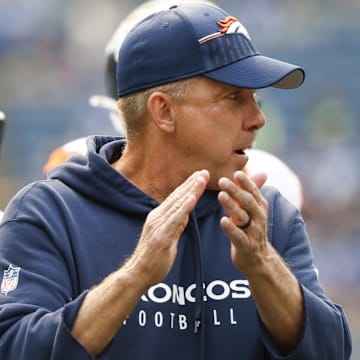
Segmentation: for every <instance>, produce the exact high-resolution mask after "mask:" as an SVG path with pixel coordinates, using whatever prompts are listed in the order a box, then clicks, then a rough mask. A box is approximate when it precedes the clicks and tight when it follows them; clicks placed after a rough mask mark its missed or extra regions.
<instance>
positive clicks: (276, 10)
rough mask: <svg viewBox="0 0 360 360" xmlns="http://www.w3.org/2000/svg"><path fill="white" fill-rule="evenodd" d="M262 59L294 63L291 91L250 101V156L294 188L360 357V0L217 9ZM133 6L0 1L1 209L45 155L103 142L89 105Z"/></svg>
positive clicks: (107, 0)
mask: <svg viewBox="0 0 360 360" xmlns="http://www.w3.org/2000/svg"><path fill="white" fill-rule="evenodd" d="M217 3H218V4H220V5H221V6H222V7H224V8H225V9H227V10H228V11H229V12H231V13H232V14H234V15H235V16H237V17H238V18H239V20H241V21H242V22H243V23H244V25H245V26H246V27H247V29H248V30H249V32H250V35H251V37H252V39H253V41H254V42H255V44H256V45H257V47H258V48H259V49H260V50H261V51H262V52H263V53H265V54H267V55H270V56H274V57H278V58H280V59H284V60H287V61H290V62H293V63H297V64H300V65H303V66H304V67H305V70H306V74H307V78H306V81H305V84H304V85H303V86H302V87H301V88H300V89H297V90H292V91H288V92H283V91H281V90H277V89H270V90H264V91H261V92H259V94H260V96H261V99H262V105H263V108H264V112H265V114H266V116H267V118H268V123H267V126H266V128H265V130H263V132H262V133H261V135H259V136H258V138H257V146H258V147H259V148H262V149H265V150H269V151H271V152H273V153H274V154H276V155H278V156H279V157H281V158H282V159H284V160H285V161H286V162H287V163H288V164H289V165H290V166H291V167H292V168H293V169H294V170H295V171H296V172H297V173H298V175H299V177H300V179H301V181H302V183H303V185H304V196H305V208H304V217H305V219H306V221H307V224H308V231H309V234H310V237H311V241H312V244H313V248H314V255H315V257H316V259H317V265H318V268H319V270H320V277H321V280H322V282H323V284H324V286H325V288H326V290H327V292H328V294H329V296H330V297H331V298H332V299H333V300H334V301H336V302H339V303H341V304H342V305H343V306H344V308H345V311H346V313H347V316H348V318H349V320H350V324H351V328H352V334H353V341H354V353H353V359H360V311H359V310H360V308H359V304H360V260H359V255H360V181H359V178H360V166H359V164H360V140H359V135H360V95H359V94H360V70H359V64H360V22H359V18H360V2H359V1H358V0H345V1H341V2H339V1H335V0H311V1H310V0H303V1H281V0H272V1H271V0H232V1H231V0H223V1H217ZM139 4H141V1H134V0H131V1H130V0H129V1H124V0H122V1H115V0H102V1H101V2H100V1H96V0H47V1H43V0H0V110H2V111H4V112H5V113H6V116H7V119H6V127H5V134H4V137H3V143H2V148H1V157H0V207H1V208H4V207H5V206H6V203H7V202H8V201H9V199H10V198H11V197H12V195H13V194H14V193H15V192H16V191H18V190H19V189H20V188H21V187H22V186H23V185H25V184H27V183H28V182H30V181H33V180H35V179H38V178H39V177H41V176H42V175H41V174H42V167H43V165H44V164H45V162H46V160H47V157H48V155H49V153H50V152H51V150H53V149H54V148H55V147H57V146H59V145H61V144H62V143H64V142H66V141H69V140H72V139H74V138H76V137H80V136H84V135H89V134H94V133H96V134H109V133H113V130H112V127H111V124H110V121H109V118H108V116H107V113H106V112H105V111H104V110H101V109H94V108H91V107H89V105H88V98H89V97H90V96H91V95H94V94H105V88H104V74H103V68H104V61H105V59H104V47H105V44H106V43H107V41H108V39H109V38H110V36H111V34H112V33H113V31H114V30H115V29H116V27H117V25H118V23H119V22H120V20H122V19H123V18H124V17H125V16H126V15H127V14H128V13H129V12H130V11H131V10H132V9H134V8H135V7H136V6H137V5H139Z"/></svg>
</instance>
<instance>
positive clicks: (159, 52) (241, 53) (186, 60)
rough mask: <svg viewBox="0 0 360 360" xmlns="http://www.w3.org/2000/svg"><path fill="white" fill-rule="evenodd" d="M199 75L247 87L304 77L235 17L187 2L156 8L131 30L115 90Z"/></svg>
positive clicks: (286, 84) (286, 85)
mask: <svg viewBox="0 0 360 360" xmlns="http://www.w3.org/2000/svg"><path fill="white" fill-rule="evenodd" d="M199 75H201V76H205V77H207V78H210V79H213V80H217V81H220V82H222V83H226V84H229V85H233V86H236V87H241V88H249V89H260V88H266V87H269V86H274V87H277V88H283V89H292V88H296V87H298V86H300V85H301V84H302V83H303V81H304V78H305V73H304V70H303V69H302V68H301V67H299V66H297V65H293V64H289V63H286V62H283V61H280V60H276V59H273V58H270V57H266V56H263V55H261V54H260V52H259V51H258V50H257V49H256V48H255V46H254V45H253V43H252V41H251V38H250V36H249V34H248V32H247V30H246V29H245V27H244V26H243V25H242V24H241V23H240V22H239V21H238V20H237V19H236V18H235V17H233V16H230V15H229V14H228V13H227V12H225V11H224V10H222V9H220V8H219V7H217V6H215V5H211V4H207V3H201V2H198V3H197V2H189V3H182V4H181V5H174V6H171V7H170V8H169V9H168V10H165V11H160V12H157V13H154V14H152V15H150V16H148V17H146V18H145V19H143V20H142V21H140V22H139V23H138V24H137V25H135V26H134V27H133V29H132V30H131V31H130V32H129V34H128V35H127V37H126V38H125V40H124V42H123V44H122V46H121V47H120V50H119V59H118V64H117V69H116V78H117V94H118V96H119V97H121V96H125V95H127V94H130V93H133V92H136V91H140V90H144V89H148V88H151V87H153V86H157V85H161V84H166V83H169V82H173V81H177V80H181V79H186V78H190V77H193V76H199Z"/></svg>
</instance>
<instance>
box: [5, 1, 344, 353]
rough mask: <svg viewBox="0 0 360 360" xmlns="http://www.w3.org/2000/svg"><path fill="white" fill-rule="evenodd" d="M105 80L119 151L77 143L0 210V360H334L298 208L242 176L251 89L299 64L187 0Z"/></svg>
mask: <svg viewBox="0 0 360 360" xmlns="http://www.w3.org/2000/svg"><path fill="white" fill-rule="evenodd" d="M117 79H118V96H119V98H120V100H119V105H120V108H121V111H122V114H123V116H124V121H125V124H126V133H127V141H126V142H125V140H124V139H122V138H111V137H95V138H92V139H89V141H88V146H89V147H88V156H87V157H86V158H85V157H82V156H80V157H74V158H72V160H71V161H70V162H68V163H66V164H64V165H62V166H59V167H58V168H56V169H54V170H53V171H52V172H51V174H50V177H49V179H48V180H44V181H39V182H36V183H34V184H30V185H29V186H27V187H25V188H24V189H23V190H22V191H20V192H19V194H18V195H17V196H15V198H14V199H13V200H12V201H11V203H10V204H9V206H8V208H7V210H6V212H5V214H4V219H3V223H2V225H1V226H0V267H1V269H3V273H4V275H3V281H2V284H1V293H2V295H1V297H0V304H1V307H0V334H1V338H0V344H1V346H0V358H4V359H9V360H14V359H16V360H25V359H30V358H31V359H32V358H36V359H39V360H43V359H77V360H82V359H94V358H98V359H125V360H127V359H132V360H134V359H175V360H179V359H190V360H192V359H220V358H223V359H228V360H232V359H307V360H309V359H310V360H311V359H317V360H318V359H330V360H331V359H334V360H335V359H336V360H339V359H349V357H350V354H351V339H350V334H349V328H348V324H347V320H346V317H345V315H344V313H343V310H342V308H341V307H340V306H339V305H336V304H333V303H332V302H331V301H330V300H329V299H328V298H327V297H326V295H325V293H324V291H323V289H322V287H321V285H320V284H319V282H318V279H317V275H316V271H315V268H314V265H313V259H312V255H311V249H310V245H309V241H308V238H307V235H306V231H305V226H304V223H303V220H302V218H301V215H300V213H299V212H298V210H297V209H296V208H295V207H294V206H292V205H291V204H290V202H289V201H287V200H286V199H285V198H283V197H282V196H281V195H280V194H279V193H278V192H277V191H276V190H275V189H274V188H266V187H263V188H262V184H263V183H264V181H265V176H264V175H263V174H261V173H260V174H257V175H254V176H253V177H252V178H249V177H248V176H247V175H246V174H245V173H244V172H243V171H241V170H242V169H243V167H244V166H245V164H246V162H247V156H246V155H245V152H244V149H246V148H247V147H248V146H250V145H251V144H252V142H253V140H254V136H255V133H256V131H257V130H259V129H260V128H261V127H262V126H263V125H264V123H265V119H264V116H263V114H262V112H261V111H260V109H259V107H258V105H257V103H256V101H255V99H254V91H255V90H254V89H256V88H262V87H267V86H274V87H279V88H294V87H297V86H300V85H301V83H302V82H303V80H304V73H303V70H302V69H301V68H299V67H298V66H295V65H291V64H287V63H284V62H280V61H277V60H274V59H271V58H267V57H264V56H262V55H260V54H259V53H258V51H257V50H256V49H255V48H254V45H253V44H252V41H251V39H250V37H249V35H248V33H247V31H246V29H245V28H244V27H243V26H242V25H241V23H240V22H238V21H237V20H236V19H235V18H234V17H231V16H230V15H229V14H227V13H226V12H225V11H223V10H222V9H219V8H217V7H214V6H211V5H204V4H199V3H194V4H187V5H185V4H184V5H179V6H174V7H171V8H170V9H169V10H166V11H162V12H159V13H156V14H154V15H151V16H149V17H147V18H146V19H144V20H143V21H141V22H140V23H139V24H138V25H136V26H135V28H134V29H133V30H132V31H131V32H130V33H129V35H128V36H127V38H126V39H125V41H124V43H123V46H122V48H121V49H120V52H119V62H118V67H117ZM260 188H261V190H259V189H260Z"/></svg>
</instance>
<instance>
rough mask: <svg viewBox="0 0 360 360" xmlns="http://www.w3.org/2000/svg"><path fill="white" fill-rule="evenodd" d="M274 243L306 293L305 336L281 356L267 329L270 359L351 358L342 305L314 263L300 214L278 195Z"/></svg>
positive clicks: (273, 211)
mask: <svg viewBox="0 0 360 360" xmlns="http://www.w3.org/2000/svg"><path fill="white" fill-rule="evenodd" d="M271 204H272V207H271V208H270V214H269V218H270V222H271V224H270V226H271V228H272V229H271V242H272V243H273V245H274V247H275V248H276V249H277V250H278V251H279V253H280V254H281V255H282V256H283V258H284V259H285V261H286V262H287V264H288V265H289V267H290V268H291V270H292V271H293V273H294V274H295V276H296V277H297V279H298V281H299V283H300V286H301V289H302V294H303V299H304V307H305V326H304V331H303V335H302V338H301V340H300V342H299V344H298V346H297V347H296V349H295V350H294V351H293V353H291V354H289V355H288V356H281V354H280V353H279V351H278V349H277V347H276V345H275V344H274V343H273V342H272V340H271V338H270V336H269V334H268V333H267V332H266V329H265V328H264V327H263V326H262V325H260V326H261V329H262V336H263V340H264V343H265V346H266V348H267V349H268V352H269V353H270V358H271V359H277V360H280V359H282V360H303V359H306V360H319V359H326V360H348V359H350V356H351V349H352V345H351V335H350V330H349V325H348V321H347V319H346V316H345V313H344V311H343V309H342V307H341V306H340V305H337V304H334V303H333V302H332V301H331V300H330V299H329V298H328V297H327V296H326V294H325V291H324V289H323V287H322V286H321V284H320V282H319V278H318V271H317V269H316V267H315V265H314V258H313V254H312V250H311V245H310V241H309V238H308V235H307V232H306V228H305V224H304V221H303V219H302V217H301V214H300V213H299V212H298V211H297V210H296V209H295V208H294V207H293V206H292V205H291V204H290V203H288V201H287V200H286V199H284V198H283V197H281V196H280V195H279V194H277V195H275V199H274V201H273V202H271Z"/></svg>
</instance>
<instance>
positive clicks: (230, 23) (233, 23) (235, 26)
mask: <svg viewBox="0 0 360 360" xmlns="http://www.w3.org/2000/svg"><path fill="white" fill-rule="evenodd" d="M217 24H218V25H219V27H220V30H219V31H217V32H215V33H213V34H210V35H207V36H204V37H203V38H201V39H199V40H198V41H199V43H200V44H205V43H206V42H208V41H210V40H213V39H216V38H218V37H221V36H224V35H227V34H242V35H244V36H245V37H246V38H247V39H249V40H250V35H249V33H248V32H247V30H246V29H245V27H244V26H243V25H242V24H241V23H240V21H239V20H238V19H237V18H235V17H234V16H227V17H226V18H225V19H224V20H220V21H218V22H217Z"/></svg>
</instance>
